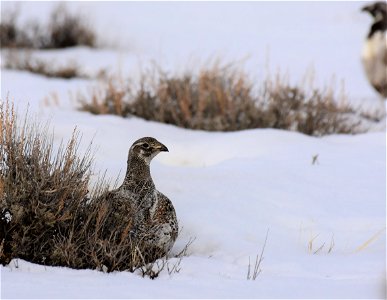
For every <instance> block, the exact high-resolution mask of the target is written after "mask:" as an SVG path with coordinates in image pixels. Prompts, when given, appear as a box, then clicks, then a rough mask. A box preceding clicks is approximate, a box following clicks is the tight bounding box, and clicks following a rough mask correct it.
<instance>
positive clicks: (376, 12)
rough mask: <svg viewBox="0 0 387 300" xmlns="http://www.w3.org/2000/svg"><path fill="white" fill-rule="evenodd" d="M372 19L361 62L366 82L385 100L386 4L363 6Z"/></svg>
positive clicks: (386, 94)
mask: <svg viewBox="0 0 387 300" xmlns="http://www.w3.org/2000/svg"><path fill="white" fill-rule="evenodd" d="M362 11H364V12H368V13H369V14H370V15H371V16H372V17H373V19H374V21H373V23H372V25H371V28H370V30H369V32H368V36H367V38H366V40H365V42H364V46H363V53H362V62H363V66H364V70H365V73H366V75H367V78H368V81H369V82H370V83H371V85H372V86H373V87H374V89H375V90H376V91H377V92H378V93H379V94H380V95H381V96H382V97H383V98H385V99H386V98H387V2H384V1H383V2H382V1H380V2H375V3H373V4H370V5H367V6H364V7H363V8H362Z"/></svg>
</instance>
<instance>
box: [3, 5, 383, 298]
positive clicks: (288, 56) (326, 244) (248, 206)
mask: <svg viewBox="0 0 387 300" xmlns="http://www.w3.org/2000/svg"><path fill="white" fill-rule="evenodd" d="M14 4H15V3H12V2H5V3H2V4H1V5H2V9H3V11H4V9H5V8H6V7H8V6H12V5H14ZM363 4H364V3H362V2H340V3H338V2H313V3H312V2H297V3H295V2H289V3H284V2H276V3H271V2H264V3H262V2H259V3H258V2H248V3H247V2H245V3H236V2H234V3H215V2H214V3H205V2H194V3H178V2H170V3H154V2H147V3H134V2H132V3H128V2H120V3H118V2H114V3H108V2H98V3H97V2H88V3H87V2H83V3H77V2H71V3H68V6H69V7H70V8H71V9H74V10H75V9H78V10H80V11H83V12H86V11H87V15H89V16H90V18H91V20H92V21H93V25H94V24H95V27H96V30H97V31H98V33H99V35H100V36H102V37H106V39H107V40H108V42H113V41H116V43H117V44H118V45H119V46H120V47H118V48H115V49H102V50H90V49H86V48H75V49H67V50H60V51H53V50H52V51H38V52H37V53H35V54H36V55H39V56H41V57H43V58H45V59H55V60H56V61H58V62H63V63H66V62H67V61H68V60H69V59H74V60H76V61H77V62H78V63H79V64H80V65H81V66H82V67H84V69H85V70H86V71H89V72H93V71H98V70H99V69H100V68H109V70H110V71H112V72H113V73H114V72H118V71H120V72H122V73H123V74H124V75H130V76H134V77H135V76H137V75H138V70H139V69H140V68H141V67H143V66H144V65H147V64H149V63H150V61H151V60H155V61H156V62H157V63H158V64H159V65H162V66H163V67H165V68H169V69H171V70H178V69H181V68H186V67H187V66H190V65H192V66H195V65H196V62H198V61H199V62H205V61H206V60H207V59H209V58H210V57H215V56H220V57H221V58H225V60H226V61H227V60H239V59H243V58H244V57H246V56H247V55H248V56H249V58H248V59H247V60H246V61H244V63H243V66H244V68H245V69H246V70H247V71H248V72H249V73H250V74H252V76H255V78H256V79H257V81H259V80H261V79H263V78H265V76H266V75H267V72H268V67H267V66H268V65H269V70H271V71H275V70H276V69H277V68H281V70H283V71H288V72H289V74H290V75H291V78H292V79H294V80H296V81H297V80H299V81H300V80H301V79H302V76H303V75H304V73H305V71H307V70H308V69H309V70H310V68H311V67H312V66H313V68H314V72H315V75H316V76H317V79H316V85H317V86H320V87H323V86H324V83H327V82H329V81H330V80H331V76H332V75H335V76H336V77H337V79H339V80H341V79H343V80H345V86H346V91H347V94H348V97H349V99H350V100H351V101H355V102H360V101H361V102H364V103H366V105H370V106H372V107H375V108H378V109H383V110H384V109H385V106H384V103H382V101H381V100H380V99H379V98H378V97H377V95H376V94H375V93H374V91H373V90H372V89H371V88H370V87H369V85H368V82H367V81H366V79H365V76H364V75H363V70H362V68H361V65H360V59H359V56H360V54H359V53H360V51H361V47H362V42H363V39H364V36H365V34H366V32H367V30H368V26H369V24H370V18H369V17H368V16H366V15H363V14H361V13H360V11H359V8H360V7H361V6H362V5H363ZM53 5H54V4H53V3H51V2H44V3H43V2H40V3H37V2H34V3H21V4H20V6H21V13H22V15H21V21H23V18H25V19H28V18H30V17H32V16H35V17H39V18H41V19H44V18H46V17H47V15H48V13H49V12H50V11H51V9H52V7H53ZM85 14H86V13H85ZM92 84H93V82H91V81H90V80H84V79H82V80H81V79H73V80H62V79H47V78H45V77H42V76H39V75H34V74H30V73H27V72H21V71H10V70H4V69H2V70H1V99H2V100H3V99H5V98H6V96H7V95H8V94H9V97H10V99H13V100H14V101H15V103H16V104H17V106H18V108H19V110H24V109H25V108H26V107H27V103H29V104H30V111H31V112H32V113H34V114H36V115H37V116H38V118H39V119H41V120H42V121H45V120H47V119H49V120H51V124H52V126H53V127H54V129H55V139H54V140H55V143H59V142H60V141H61V140H62V139H65V140H66V139H68V138H69V137H70V136H71V133H72V131H73V128H74V126H77V127H78V129H79V131H80V132H81V133H82V134H83V143H82V147H86V146H87V145H88V142H89V141H90V140H92V139H93V144H94V145H95V146H96V148H97V152H96V155H95V166H94V169H95V170H96V172H97V171H98V170H101V171H103V170H105V169H107V175H108V177H110V178H112V181H114V179H115V178H116V177H117V176H118V177H119V180H122V178H123V175H124V174H123V173H124V172H125V167H126V156H127V151H128V148H129V146H130V145H131V144H132V142H133V141H134V140H135V139H137V138H139V137H142V136H154V137H156V138H157V139H158V140H160V141H161V142H163V143H164V144H165V145H167V146H168V148H169V150H170V152H169V153H163V154H160V155H159V156H158V157H157V158H156V159H155V161H154V162H153V163H152V175H153V178H154V181H155V183H156V186H157V188H158V189H159V190H160V191H162V192H163V193H165V194H166V195H168V196H169V198H170V199H172V201H173V203H174V205H175V208H176V211H177V215H178V219H179V221H180V226H181V227H183V231H182V233H181V235H180V236H179V238H178V240H177V242H176V244H175V246H174V249H173V251H176V252H177V251H179V250H180V249H181V248H182V247H184V245H185V244H186V243H187V241H188V240H189V239H190V238H191V237H195V238H196V240H195V241H194V243H193V244H192V245H191V247H190V250H189V254H190V255H189V256H188V257H185V258H184V259H183V260H182V262H181V271H180V272H179V273H175V274H172V275H169V274H168V272H163V273H161V275H160V277H159V278H157V279H156V280H150V279H144V278H142V277H141V276H139V275H138V274H132V273H128V272H117V273H111V274H104V273H101V272H98V271H95V270H71V269H67V268H53V267H44V266H39V265H35V264H31V263H28V262H25V261H21V260H14V261H12V262H11V263H10V265H8V266H1V272H0V274H1V298H2V299H4V298H174V297H178V298H385V297H386V132H385V127H384V130H383V131H380V130H379V131H373V132H370V133H367V134H361V135H356V136H349V135H333V136H327V137H323V138H315V137H309V136H305V135H302V134H299V133H295V132H288V131H281V130H273V129H257V130H246V131H240V132H232V133H208V132H203V131H192V130H186V129H181V128H177V127H174V126H171V125H165V124H159V123H155V122H147V121H144V120H141V119H138V118H130V119H122V118H119V117H115V116H94V115H91V114H88V113H84V112H79V111H77V110H76V105H77V103H75V102H74V100H73V97H71V94H74V93H75V92H76V91H77V90H79V89H83V90H87V88H88V87H89V86H90V85H92ZM94 84H95V82H94ZM53 93H55V94H56V95H57V97H58V99H59V103H55V101H53V100H51V101H50V102H51V104H50V105H47V101H45V100H44V99H45V98H46V97H47V96H49V95H52V94H53ZM51 99H52V98H51ZM316 155H318V158H317V163H315V164H312V160H313V157H314V156H316ZM267 230H269V234H268V240H267V244H266V248H265V252H264V260H263V262H262V265H261V269H262V272H261V273H260V274H259V276H258V278H257V279H256V280H255V281H252V280H250V281H248V280H247V279H246V277H247V271H248V265H249V258H250V261H251V263H252V264H253V263H254V262H255V257H256V255H257V254H259V253H260V251H261V249H262V246H263V243H264V240H265V236H266V232H267ZM322 245H323V246H322ZM321 246H322V248H321V249H320V250H319V248H320V247H321ZM330 248H331V250H329V249H330ZM314 252H316V253H314ZM172 262H173V260H172Z"/></svg>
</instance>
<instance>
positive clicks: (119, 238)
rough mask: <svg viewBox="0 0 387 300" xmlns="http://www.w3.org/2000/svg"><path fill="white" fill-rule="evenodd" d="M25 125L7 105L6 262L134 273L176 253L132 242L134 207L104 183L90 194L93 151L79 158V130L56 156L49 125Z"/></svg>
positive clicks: (3, 116) (2, 129)
mask: <svg viewBox="0 0 387 300" xmlns="http://www.w3.org/2000/svg"><path fill="white" fill-rule="evenodd" d="M19 121H20V120H18V119H17V115H16V113H15V110H14V108H13V106H12V104H10V103H9V102H8V101H7V102H2V104H1V106H0V141H1V143H0V263H2V264H8V263H9V262H10V261H11V260H12V259H14V258H22V259H25V260H27V261H30V262H34V263H39V264H44V265H49V266H66V267H71V268H75V269H86V268H88V269H98V270H102V271H105V272H112V271H120V270H128V271H131V272H133V271H135V270H137V269H139V268H141V267H143V266H144V265H146V264H149V263H152V262H154V261H155V260H157V259H159V258H161V257H163V256H165V255H166V254H167V255H168V253H162V252H161V251H159V252H157V251H156V249H149V248H145V247H144V245H143V244H142V243H141V241H136V242H134V241H132V239H131V234H130V231H131V229H132V227H131V224H132V217H133V214H134V213H135V212H133V211H132V210H131V206H130V203H127V201H126V202H124V201H121V202H120V201H119V200H117V201H114V200H112V199H111V198H109V197H108V195H109V194H108V193H106V192H107V184H106V182H105V180H104V178H103V177H102V178H101V179H100V180H99V182H98V183H97V184H96V189H94V190H93V191H92V192H89V191H88V186H89V179H90V176H91V171H90V165H91V163H92V155H91V148H90V147H89V148H88V149H87V151H86V152H85V154H83V155H82V156H80V155H79V154H78V152H79V150H78V147H79V143H80V139H79V134H78V133H77V131H76V130H75V131H74V133H73V135H72V137H71V139H70V141H69V142H68V143H67V144H64V145H62V146H61V147H60V148H59V150H58V151H54V150H53V140H52V137H50V135H49V134H48V127H47V126H46V127H42V126H39V125H31V124H29V117H28V115H27V116H26V117H25V122H24V123H22V125H21V126H20V122H19ZM145 275H148V274H145ZM149 275H151V274H150V273H149ZM152 276H153V275H152Z"/></svg>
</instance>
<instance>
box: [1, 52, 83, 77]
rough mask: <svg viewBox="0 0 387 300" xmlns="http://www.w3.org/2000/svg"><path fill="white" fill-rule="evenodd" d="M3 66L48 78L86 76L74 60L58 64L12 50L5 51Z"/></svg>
mask: <svg viewBox="0 0 387 300" xmlns="http://www.w3.org/2000/svg"><path fill="white" fill-rule="evenodd" d="M4 68H6V69H10V70H21V71H27V72H31V73H34V74H39V75H42V76H46V77H49V78H64V79H71V78H88V76H87V75H86V74H84V73H82V71H81V70H80V67H79V66H78V64H77V63H76V62H74V61H69V62H67V63H66V64H63V65H62V66H58V65H56V64H55V63H54V62H53V61H45V60H42V59H39V58H36V57H33V56H31V55H29V54H23V53H22V54H19V53H17V52H14V51H10V52H8V53H7V55H6V57H5V59H4Z"/></svg>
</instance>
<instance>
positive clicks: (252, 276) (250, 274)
mask: <svg viewBox="0 0 387 300" xmlns="http://www.w3.org/2000/svg"><path fill="white" fill-rule="evenodd" d="M268 236H269V229H268V230H267V231H266V237H265V242H264V243H263V246H262V250H261V252H260V254H257V256H256V258H255V263H254V268H253V269H252V268H251V263H250V256H249V265H248V267H247V280H256V279H257V277H258V275H259V274H261V272H262V269H261V264H262V262H263V259H264V257H263V254H264V253H265V248H266V243H267V238H268Z"/></svg>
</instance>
